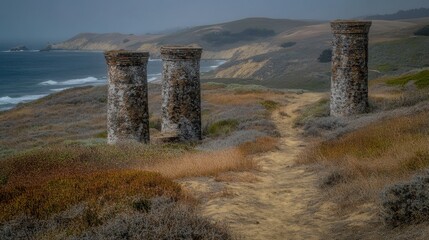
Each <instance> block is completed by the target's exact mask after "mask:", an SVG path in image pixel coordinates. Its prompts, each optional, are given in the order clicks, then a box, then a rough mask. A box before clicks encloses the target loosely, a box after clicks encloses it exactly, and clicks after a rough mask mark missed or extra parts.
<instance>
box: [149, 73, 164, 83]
mask: <svg viewBox="0 0 429 240" xmlns="http://www.w3.org/2000/svg"><path fill="white" fill-rule="evenodd" d="M161 76H162V73H155V74H148V75H147V81H148V82H153V81H155V80H158V79H160V78H161Z"/></svg>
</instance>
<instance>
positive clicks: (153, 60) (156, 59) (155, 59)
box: [149, 58, 162, 62]
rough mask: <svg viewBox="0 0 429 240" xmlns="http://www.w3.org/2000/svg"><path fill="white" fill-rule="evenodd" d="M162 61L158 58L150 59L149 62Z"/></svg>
mask: <svg viewBox="0 0 429 240" xmlns="http://www.w3.org/2000/svg"><path fill="white" fill-rule="evenodd" d="M161 61H162V59H158V58H149V62H161Z"/></svg>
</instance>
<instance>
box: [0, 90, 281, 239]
mask: <svg viewBox="0 0 429 240" xmlns="http://www.w3.org/2000/svg"><path fill="white" fill-rule="evenodd" d="M203 89H205V90H204V91H203V109H204V111H203V114H202V115H203V125H204V126H207V127H206V129H207V131H205V133H204V134H205V139H204V141H202V142H201V143H200V144H178V143H171V144H151V145H143V144H127V145H116V146H110V145H107V144H106V140H105V138H106V135H107V132H106V131H105V116H106V115H105V114H106V113H105V111H106V108H105V104H106V100H105V99H106V94H105V91H106V89H105V87H84V88H76V89H70V90H66V91H63V92H60V93H57V94H54V95H50V96H48V97H45V98H43V99H40V100H37V101H35V102H32V103H28V104H22V105H20V106H17V107H16V108H15V109H12V110H10V111H6V112H2V113H0V122H1V124H0V126H2V127H0V132H1V134H0V136H1V137H0V142H1V145H2V146H4V147H2V149H1V154H2V155H1V156H2V158H1V160H0V238H1V239H15V238H20V237H30V238H38V239H63V238H70V237H71V238H91V239H105V238H106V237H108V238H114V237H113V236H125V235H126V236H129V237H131V238H144V239H160V238H167V239H168V238H172V239H175V238H186V239H232V238H234V237H235V236H233V235H232V234H231V233H230V231H229V229H228V228H227V227H226V226H225V225H223V224H219V223H213V222H211V221H209V220H208V219H206V218H204V217H201V216H200V215H199V213H198V211H197V210H196V206H197V204H198V199H195V198H194V197H192V196H191V195H190V194H189V193H188V192H187V191H186V190H185V189H183V188H182V187H181V186H180V185H179V184H178V183H177V182H176V180H178V179H183V178H187V177H200V176H212V177H217V176H218V175H220V174H221V173H225V172H229V171H254V170H257V169H258V164H257V163H256V162H255V161H254V160H253V158H252V155H254V154H259V153H262V152H266V151H270V150H273V149H275V148H276V146H277V139H276V136H278V135H277V132H276V129H275V125H274V124H273V123H271V121H270V118H269V115H270V114H267V113H269V112H270V111H271V107H266V106H263V104H262V105H261V103H263V102H266V103H267V104H268V105H267V106H272V105H276V106H277V105H280V104H284V103H286V102H287V96H286V97H285V93H283V92H280V91H274V90H271V89H268V88H263V87H260V86H259V87H258V86H250V87H249V86H241V85H237V84H235V85H228V84H224V85H222V84H205V85H203ZM159 91H160V87H159V86H157V85H151V86H150V91H149V93H150V94H149V95H150V99H151V101H150V102H151V106H150V109H152V110H153V111H151V114H150V127H151V136H152V137H153V138H156V136H157V135H158V134H159V130H160V112H159V110H156V109H160V108H159V106H160V104H161V102H160V98H159ZM220 96H222V97H220ZM171 226H174V227H171Z"/></svg>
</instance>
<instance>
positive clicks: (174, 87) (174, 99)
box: [161, 47, 202, 141]
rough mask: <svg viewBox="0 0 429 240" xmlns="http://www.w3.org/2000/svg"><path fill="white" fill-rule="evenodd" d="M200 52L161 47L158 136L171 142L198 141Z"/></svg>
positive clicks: (189, 48)
mask: <svg viewBox="0 0 429 240" xmlns="http://www.w3.org/2000/svg"><path fill="white" fill-rule="evenodd" d="M201 53H202V49H201V48H192V47H162V48H161V58H162V60H163V71H162V77H163V79H162V125H161V133H162V134H164V135H167V136H169V137H170V138H171V139H177V140H180V141H195V140H201V90H200V58H201Z"/></svg>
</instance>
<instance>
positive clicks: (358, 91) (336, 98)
mask: <svg viewBox="0 0 429 240" xmlns="http://www.w3.org/2000/svg"><path fill="white" fill-rule="evenodd" d="M370 27H371V22H370V21H351V20H337V21H333V22H331V28H332V33H333V34H334V40H333V51H332V79H331V106H330V108H331V115H332V116H336V117H345V116H352V115H356V114H361V113H365V112H367V111H368V107H369V105H368V33H369V29H370Z"/></svg>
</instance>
